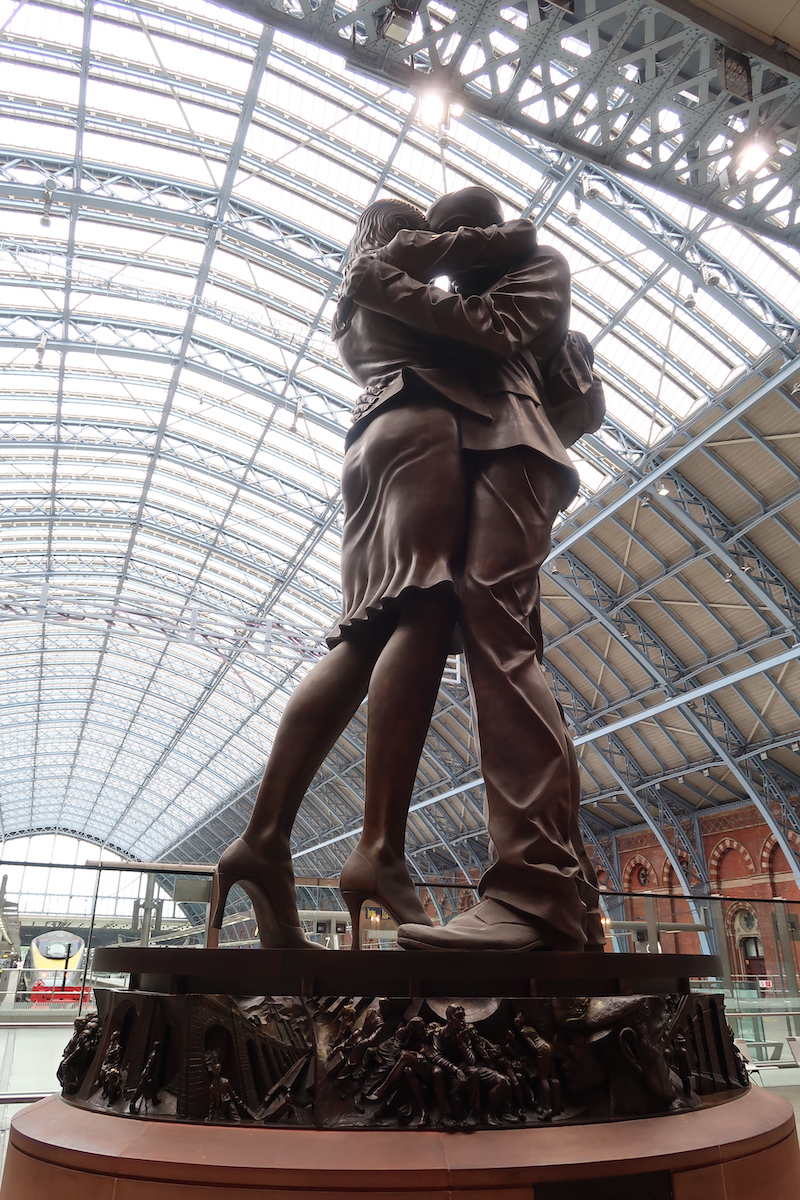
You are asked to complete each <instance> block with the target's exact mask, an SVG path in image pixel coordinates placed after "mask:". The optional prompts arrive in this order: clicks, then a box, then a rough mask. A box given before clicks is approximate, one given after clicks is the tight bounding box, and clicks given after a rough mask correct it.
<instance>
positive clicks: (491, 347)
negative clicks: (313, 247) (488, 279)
mask: <svg viewBox="0 0 800 1200" xmlns="http://www.w3.org/2000/svg"><path fill="white" fill-rule="evenodd" d="M353 298H354V300H355V301H356V303H357V304H361V305H363V307H364V308H369V309H372V310H373V312H382V313H385V314H386V315H388V316H391V317H393V318H394V319H395V320H397V321H401V322H403V324H405V325H410V326H412V327H413V328H414V329H418V330H421V331H422V332H423V333H427V334H429V335H433V336H434V337H443V338H449V339H450V340H452V341H455V342H461V343H467V344H468V345H470V346H472V347H473V349H476V350H484V351H489V352H490V353H492V354H495V355H497V356H499V357H500V358H511V357H512V356H513V355H515V354H519V352H520V351H521V350H522V349H524V347H526V346H530V345H531V344H533V343H535V342H537V340H538V339H540V338H541V337H543V335H547V334H548V333H550V332H551V331H554V330H555V329H556V328H557V329H558V331H559V332H558V335H557V336H559V337H563V335H564V333H565V332H566V328H567V325H568V322H569V307H570V275H569V267H568V266H567V262H566V259H565V258H564V257H563V256H562V255H561V254H559V253H558V251H557V250H552V249H550V248H549V247H546V248H541V247H540V248H539V249H538V250H537V252H536V254H535V255H534V257H533V258H532V259H531V261H530V262H529V263H528V264H527V265H526V266H524V267H522V268H520V269H519V270H516V271H510V272H509V273H508V274H507V275H504V276H503V278H502V279H501V280H500V282H499V283H498V284H497V285H496V286H495V287H493V288H492V289H491V290H490V291H489V292H487V293H486V294H485V295H483V296H461V295H459V294H458V293H457V292H445V291H442V289H441V288H437V287H434V286H433V285H432V284H426V283H419V282H418V281H417V280H416V279H412V278H411V276H410V275H408V274H407V273H406V272H405V271H401V270H400V269H399V268H398V267H395V266H393V265H392V264H391V263H388V262H384V261H382V260H381V259H378V258H374V259H372V260H371V261H370V263H369V265H368V267H367V269H366V270H365V271H364V273H363V275H362V276H361V279H360V280H359V282H358V286H357V287H356V290H355V293H354V297H353Z"/></svg>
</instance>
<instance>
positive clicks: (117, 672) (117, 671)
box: [0, 627, 303, 717]
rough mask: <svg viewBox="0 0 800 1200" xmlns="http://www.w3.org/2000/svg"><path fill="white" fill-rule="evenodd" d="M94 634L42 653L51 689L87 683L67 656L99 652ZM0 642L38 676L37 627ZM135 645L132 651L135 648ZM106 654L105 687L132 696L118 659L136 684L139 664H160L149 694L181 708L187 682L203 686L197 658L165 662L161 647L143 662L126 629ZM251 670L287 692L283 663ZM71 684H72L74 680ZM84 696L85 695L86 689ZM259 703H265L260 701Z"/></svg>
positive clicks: (204, 675)
mask: <svg viewBox="0 0 800 1200" xmlns="http://www.w3.org/2000/svg"><path fill="white" fill-rule="evenodd" d="M59 632H60V633H63V627H61V628H60V630H59ZM94 636H95V638H96V641H95V644H93V645H90V646H88V647H87V644H86V639H85V638H84V637H73V638H72V639H71V643H72V644H69V642H68V641H67V639H66V638H64V639H60V640H59V644H58V646H57V647H55V648H54V649H53V650H52V651H47V652H46V657H47V658H48V659H51V660H52V659H53V658H54V657H56V656H57V659H58V672H57V673H56V672H55V670H53V669H52V668H51V670H50V673H49V682H48V686H49V687H51V688H52V687H55V686H56V681H62V680H63V681H64V686H69V682H68V681H70V680H72V681H77V683H78V684H79V685H80V686H81V687H83V685H84V683H85V681H86V680H87V679H90V678H92V677H93V675H94V670H93V669H92V670H88V671H87V669H86V668H85V667H84V665H83V662H82V661H80V662H79V663H78V664H77V665H70V663H69V658H70V655H72V654H75V655H78V656H79V658H80V659H81V660H83V659H85V656H86V654H87V650H88V652H89V653H91V654H93V655H94V654H95V653H97V652H99V650H100V647H101V645H102V635H101V634H100V633H99V632H97V633H95V635H94ZM34 638H35V642H34ZM0 644H1V645H2V650H3V653H4V654H5V655H6V656H8V655H10V654H13V655H14V657H15V658H19V657H23V658H24V657H26V656H30V657H31V658H32V659H33V660H34V667H35V670H36V674H34V673H33V672H31V679H32V680H35V681H36V680H38V668H39V665H40V664H41V660H42V647H41V640H40V631H38V632H37V634H35V635H34V634H33V633H31V634H30V635H29V636H27V637H25V636H22V637H18V638H15V639H11V638H9V637H7V636H6V637H4V638H3V639H2V643H0ZM129 646H130V647H131V652H130V653H128V652H127V651H128V648H129ZM134 646H135V652H134V650H133V647H134ZM106 653H107V656H108V662H107V663H106V668H105V671H104V675H103V678H104V680H106V681H107V682H108V684H109V686H113V687H116V688H117V689H118V690H119V692H120V694H126V695H128V696H130V693H131V686H132V678H131V675H130V673H129V672H128V673H126V671H127V668H123V667H121V666H119V665H118V661H121V662H122V663H125V664H127V663H131V664H133V665H134V666H135V668H136V675H135V679H136V681H137V682H138V681H140V680H141V679H142V667H143V665H144V666H145V667H146V668H147V674H148V677H149V675H150V674H151V668H154V667H156V666H158V667H159V682H158V686H157V688H155V689H154V690H153V691H152V693H151V695H153V696H156V697H157V698H158V699H162V698H163V699H164V700H165V701H168V702H169V703H172V704H174V705H175V706H177V707H179V708H183V707H185V706H186V705H185V701H186V694H187V693H186V686H187V685H188V686H189V688H202V687H204V686H205V680H206V679H207V672H206V671H205V670H199V669H197V670H195V671H194V673H193V671H192V669H190V668H195V667H197V663H196V662H192V661H191V660H189V661H187V660H186V659H185V658H183V659H179V660H175V659H174V658H172V659H170V660H168V661H166V662H162V658H161V652H160V649H159V650H158V651H155V652H154V653H153V655H152V656H151V658H150V659H149V660H145V661H144V662H143V655H142V646H141V641H140V640H139V639H138V638H137V639H134V638H133V637H128V636H127V634H125V633H124V632H123V633H122V635H121V636H120V637H119V639H118V638H117V637H116V636H115V640H114V643H113V644H111V645H110V646H109V647H108V648H107V651H106ZM218 657H219V656H215V659H214V662H215V665H216V662H217V661H218ZM302 662H303V659H302V657H298V658H297V659H296V660H295V662H294V663H292V664H290V667H289V672H288V673H291V672H292V671H296V670H297V669H298V668H299V667H300V666H301V665H302ZM249 669H250V668H249V667H248V666H247V665H246V664H242V663H240V670H242V671H247V670H249ZM6 670H7V672H9V676H10V670H11V668H10V667H8V666H7V667H6ZM252 673H253V674H254V675H255V676H256V678H258V679H259V680H261V682H262V684H269V687H270V689H271V692H270V695H274V694H275V693H276V692H280V691H285V692H286V694H287V695H289V694H290V692H289V689H288V687H286V686H285V680H286V679H287V674H288V673H287V667H286V664H285V663H280V664H278V665H277V668H276V669H275V670H274V672H273V674H271V675H267V674H266V673H265V671H264V670H263V669H261V670H259V671H257V672H256V671H255V670H253V672H252ZM182 680H183V681H185V683H184V686H183V689H181V681H182ZM20 686H21V684H20ZM73 686H76V684H75V683H73ZM83 694H85V689H84V692H83ZM260 703H262V704H263V701H261V702H260ZM241 707H242V709H243V710H244V711H246V712H247V715H248V717H249V716H252V715H254V714H255V713H256V712H258V711H259V707H258V706H256V707H255V708H254V707H252V706H251V707H247V706H246V705H245V704H242V705H241Z"/></svg>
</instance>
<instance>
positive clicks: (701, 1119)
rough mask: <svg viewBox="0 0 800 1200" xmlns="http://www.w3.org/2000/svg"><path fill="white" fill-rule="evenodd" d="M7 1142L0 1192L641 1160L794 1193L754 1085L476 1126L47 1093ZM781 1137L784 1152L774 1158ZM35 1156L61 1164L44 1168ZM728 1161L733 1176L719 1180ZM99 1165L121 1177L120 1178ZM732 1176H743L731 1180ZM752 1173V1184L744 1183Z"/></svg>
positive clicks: (609, 1167)
mask: <svg viewBox="0 0 800 1200" xmlns="http://www.w3.org/2000/svg"><path fill="white" fill-rule="evenodd" d="M9 1144H10V1149H9V1160H10V1161H9V1166H8V1167H7V1169H6V1176H5V1179H4V1182H3V1189H2V1200H41V1198H42V1197H43V1196H49V1195H53V1194H58V1196H59V1200H85V1197H86V1196H87V1195H91V1196H92V1197H95V1198H97V1200H106V1198H108V1200H111V1197H112V1196H114V1197H119V1198H120V1200H122V1198H123V1197H124V1198H125V1200H132V1198H133V1197H144V1196H147V1197H150V1196H153V1197H155V1198H156V1200H161V1198H162V1197H163V1198H164V1200H166V1198H167V1197H168V1196H172V1194H173V1193H172V1188H173V1187H175V1194H176V1195H177V1196H180V1197H187V1200H188V1197H189V1196H192V1197H194V1196H197V1197H198V1200H199V1197H200V1196H202V1197H203V1200H213V1198H214V1197H219V1200H232V1197H233V1196H234V1195H236V1196H238V1195H240V1193H241V1195H242V1198H243V1200H245V1198H246V1197H250V1196H252V1197H253V1200H256V1198H258V1200H261V1198H262V1197H264V1198H265V1200H266V1197H267V1196H273V1195H274V1196H275V1200H287V1198H288V1197H290V1196H292V1197H297V1198H298V1200H312V1198H313V1200H324V1197H331V1198H332V1200H333V1198H334V1197H336V1198H338V1200H345V1198H346V1197H352V1196H354V1195H356V1196H358V1197H359V1198H361V1197H369V1198H370V1200H372V1198H373V1197H375V1196H381V1197H383V1196H386V1197H387V1198H388V1197H396V1198H397V1200H399V1198H400V1197H403V1198H404V1200H406V1198H407V1200H412V1197H417V1196H418V1197H419V1200H444V1198H445V1197H448V1196H459V1197H464V1198H465V1200H466V1197H468V1196H469V1197H473V1198H477V1200H480V1198H481V1197H487V1198H488V1197H492V1198H493V1200H494V1198H495V1197H497V1196H498V1195H499V1196H500V1197H508V1198H509V1200H520V1198H521V1197H523V1196H526V1197H527V1196H530V1195H531V1187H532V1186H533V1188H534V1189H535V1188H536V1186H538V1185H539V1184H540V1183H542V1182H547V1181H552V1180H567V1179H572V1180H582V1179H589V1180H594V1181H597V1179H598V1178H602V1177H603V1176H608V1175H612V1176H618V1175H637V1174H640V1173H643V1172H648V1171H670V1172H671V1173H672V1174H673V1177H674V1176H675V1174H676V1173H680V1172H684V1171H688V1172H695V1171H700V1172H702V1173H701V1174H699V1175H696V1176H695V1175H690V1176H689V1179H690V1180H691V1181H692V1183H693V1186H692V1187H691V1188H687V1187H682V1188H681V1189H680V1190H678V1189H677V1188H676V1189H675V1192H674V1194H675V1196H676V1200H677V1198H678V1197H680V1198H681V1200H697V1198H698V1197H700V1196H702V1197H704V1198H707V1200H723V1198H726V1200H743V1197H746V1198H747V1200H755V1198H756V1197H760V1196H763V1195H765V1194H769V1195H770V1196H771V1197H775V1196H777V1197H778V1200H786V1198H787V1197H791V1198H792V1200H796V1197H797V1182H796V1181H797V1178H798V1162H800V1158H798V1149H797V1141H796V1137H795V1133H794V1113H793V1112H792V1109H791V1107H790V1106H789V1105H788V1104H787V1103H786V1101H785V1100H782V1099H780V1098H779V1097H777V1096H773V1095H771V1094H770V1093H769V1092H768V1091H767V1090H766V1089H762V1088H754V1089H753V1090H752V1091H751V1092H749V1093H745V1094H744V1095H743V1096H741V1097H740V1098H739V1099H737V1100H735V1101H733V1102H732V1103H730V1104H724V1105H720V1106H719V1107H716V1108H710V1109H703V1110H700V1111H698V1112H691V1113H680V1114H675V1115H673V1116H669V1117H666V1118H665V1117H643V1118H641V1119H640V1120H637V1121H620V1122H618V1123H616V1124H614V1125H611V1126H610V1125H607V1124H601V1125H582V1126H579V1127H575V1126H561V1127H559V1126H541V1127H539V1128H537V1129H528V1130H525V1129H523V1130H514V1129H503V1130H500V1129H498V1130H481V1131H479V1132H477V1133H437V1132H433V1131H427V1130H403V1131H397V1130H391V1131H390V1130H376V1131H373V1132H369V1133H365V1132H363V1131H333V1130H316V1129H291V1128H285V1127H276V1128H272V1129H264V1128H260V1127H257V1126H253V1125H235V1126H230V1125H228V1126H222V1125H202V1124H201V1125H172V1124H170V1125H165V1124H163V1123H158V1122H155V1121H153V1122H150V1121H142V1120H125V1119H122V1118H119V1117H115V1116H109V1115H107V1114H105V1113H97V1112H87V1111H85V1110H84V1109H79V1108H75V1107H73V1106H72V1105H69V1104H64V1103H63V1101H62V1100H61V1099H60V1098H59V1097H56V1096H52V1097H50V1098H48V1099H47V1100H42V1101H41V1102H40V1103H39V1104H36V1105H33V1106H32V1107H30V1108H27V1109H25V1110H24V1111H23V1112H21V1113H18V1114H17V1115H16V1116H15V1117H14V1119H13V1121H12V1124H11V1133H10V1138H9ZM781 1147H782V1148H783V1152H784V1157H783V1158H778V1159H777V1160H776V1159H773V1158H772V1157H771V1152H778V1154H780V1148H781ZM776 1162H777V1168H778V1169H777V1170H776V1169H775V1163H776ZM44 1164H51V1165H53V1166H58V1167H59V1168H61V1171H60V1173H59V1174H58V1175H57V1176H55V1175H49V1176H48V1175H47V1174H44V1173H43V1172H42V1168H43V1165H44ZM725 1164H730V1176H729V1177H728V1176H726V1183H727V1186H725V1187H724V1188H723V1186H722V1182H723V1181H722V1177H721V1170H720V1168H721V1167H725ZM781 1169H782V1170H783V1172H784V1177H783V1178H781V1175H780V1172H781ZM786 1172H788V1173H789V1174H790V1180H789V1182H788V1183H787V1180H786V1178H785V1173H786ZM743 1173H744V1175H743ZM109 1177H111V1178H112V1179H116V1180H117V1181H119V1182H118V1184H117V1186H116V1188H114V1186H113V1184H112V1185H111V1186H109V1184H108V1180H109ZM742 1177H743V1182H744V1186H742V1185H741V1183H740V1185H739V1186H737V1181H740V1180H741V1179H742ZM50 1181H55V1182H57V1183H58V1185H59V1188H60V1190H58V1191H57V1193H56V1192H55V1191H54V1190H52V1189H46V1188H45V1186H44V1185H45V1184H46V1183H48V1182H50ZM122 1181H129V1182H122ZM754 1182H755V1183H756V1184H758V1185H759V1186H758V1187H756V1186H750V1185H752V1184H753V1183H754ZM134 1184H137V1185H138V1186H134ZM191 1184H194V1185H195V1186H196V1188H197V1190H196V1192H195V1190H194V1189H193V1188H191V1187H190V1186H189V1185H191ZM177 1185H183V1187H180V1186H177ZM586 1194H588V1195H591V1192H590V1191H589V1192H587V1193H586ZM640 1194H641V1193H640Z"/></svg>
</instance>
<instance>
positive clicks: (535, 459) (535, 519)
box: [459, 446, 597, 940]
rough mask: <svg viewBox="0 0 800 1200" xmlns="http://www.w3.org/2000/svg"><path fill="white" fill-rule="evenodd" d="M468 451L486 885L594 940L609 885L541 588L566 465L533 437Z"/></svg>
mask: <svg viewBox="0 0 800 1200" xmlns="http://www.w3.org/2000/svg"><path fill="white" fill-rule="evenodd" d="M464 457H465V460H466V464H467V470H468V477H469V486H468V494H469V505H470V511H469V516H468V530H469V532H468V537H467V548H466V557H465V563H464V575H463V580H462V583H461V588H460V615H459V623H460V625H461V630H462V635H463V639H464V650H465V654H466V660H467V674H468V680H469V686H470V692H471V697H472V711H473V731H474V736H475V742H476V749H477V753H478V758H479V761H480V764H481V767H482V770H483V777H484V780H485V789H486V802H485V807H486V826H487V829H488V832H489V839H490V861H489V866H488V868H487V870H486V872H485V873H484V875H483V878H482V880H481V883H480V889H479V890H480V893H481V895H482V896H486V897H490V898H491V899H494V900H499V901H501V902H502V903H504V904H507V905H510V906H511V907H512V908H514V909H517V910H518V911H520V912H522V913H524V914H527V915H528V916H529V917H530V918H531V919H532V923H534V924H535V925H536V926H537V928H539V927H541V931H542V933H543V934H544V935H547V934H548V933H550V932H551V931H555V933H556V934H558V935H562V936H564V937H567V938H575V939H577V940H582V939H583V938H585V937H586V934H587V915H588V913H589V912H591V911H594V912H595V913H596V907H597V886H596V878H595V875H594V871H593V869H592V867H591V865H590V863H589V861H588V859H587V857H586V852H585V850H584V847H583V843H582V840H581V837H580V833H579V830H578V805H579V801H580V782H579V778H578V763H577V759H576V756H575V751H574V748H573V746H572V741H571V739H570V737H569V733H568V731H567V728H566V725H565V722H564V716H563V711H562V709H561V706H560V705H559V703H558V701H557V700H556V698H555V696H554V695H553V692H552V690H551V688H550V686H549V685H548V682H547V680H546V678H545V676H544V673H543V671H542V629H541V619H540V594H539V569H540V567H541V566H542V564H543V562H544V560H545V558H546V557H547V555H548V553H549V551H550V546H551V540H550V534H551V529H552V525H553V521H554V520H555V518H556V515H557V513H558V511H559V508H560V505H561V503H562V502H563V489H564V473H563V470H562V469H561V468H560V467H558V466H557V465H556V464H554V463H552V462H550V460H549V459H547V458H545V457H544V456H543V455H540V454H538V453H537V452H536V451H535V450H532V449H530V448H528V447H526V446H515V447H512V448H510V449H507V450H493V451H487V452H480V451H468V452H465V453H464ZM590 923H591V922H590Z"/></svg>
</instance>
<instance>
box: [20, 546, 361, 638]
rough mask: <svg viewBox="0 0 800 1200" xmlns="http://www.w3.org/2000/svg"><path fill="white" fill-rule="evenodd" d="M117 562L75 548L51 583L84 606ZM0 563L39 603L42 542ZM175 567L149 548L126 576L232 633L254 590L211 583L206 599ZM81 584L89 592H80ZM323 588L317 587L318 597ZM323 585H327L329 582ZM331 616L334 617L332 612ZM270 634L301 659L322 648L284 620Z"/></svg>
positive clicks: (58, 562) (61, 556)
mask: <svg viewBox="0 0 800 1200" xmlns="http://www.w3.org/2000/svg"><path fill="white" fill-rule="evenodd" d="M120 557H121V556H120V555H113V554H112V555H108V554H106V555H103V554H101V553H94V552H92V553H90V554H83V555H82V554H81V553H80V549H79V548H77V547H75V548H70V549H69V550H64V551H62V552H61V553H54V554H53V556H52V564H53V578H54V579H55V581H56V583H59V582H61V580H65V581H67V582H69V584H70V586H72V587H78V588H79V590H80V594H81V596H82V597H83V598H84V602H87V597H91V596H92V595H93V594H96V595H107V594H108V586H107V583H98V580H104V581H108V580H112V579H113V580H116V578H117V575H118V570H119V559H120ZM62 560H63V562H62ZM0 563H5V565H6V567H7V570H8V576H9V577H10V578H11V579H12V580H13V583H12V585H11V586H12V587H17V588H23V587H30V588H31V589H32V591H34V590H35V594H36V596H37V597H38V598H39V600H40V599H41V590H42V586H43V581H44V579H45V577H46V571H47V563H46V559H45V558H43V556H42V546H41V541H37V542H36V544H35V547H34V551H33V553H30V554H23V553H22V552H21V551H20V548H19V547H17V548H16V552H14V553H7V554H5V555H4V554H2V553H0ZM174 566H175V564H174V560H172V559H169V558H168V557H167V555H166V553H164V552H162V551H161V550H158V551H157V552H154V547H153V546H145V547H143V548H142V549H140V552H139V555H138V556H137V560H134V562H133V563H132V564H131V569H130V570H129V572H128V576H129V578H131V579H135V580H136V581H137V582H138V584H139V586H140V588H142V590H143V591H144V592H145V593H146V592H147V590H149V589H152V588H154V587H156V588H157V590H158V595H159V598H160V602H161V604H164V605H168V604H169V603H171V601H173V600H174V601H175V602H176V606H177V607H178V608H179V609H180V610H181V611H182V610H183V609H184V608H186V606H187V605H189V606H191V605H192V604H194V605H195V606H197V607H198V608H199V609H201V610H202V612H203V613H204V614H207V616H208V618H209V619H210V620H212V621H213V620H214V619H215V618H216V617H218V618H219V619H220V620H221V621H222V622H223V623H226V622H227V623H228V624H229V625H230V626H231V627H233V624H234V616H235V615H236V614H238V620H239V621H243V620H244V619H245V618H243V617H242V609H241V604H242V592H243V591H244V592H245V593H246V595H247V598H248V599H249V598H250V596H251V594H252V588H249V587H248V588H246V589H244V588H240V589H239V590H238V591H237V590H236V588H234V587H233V585H232V584H231V583H230V581H222V582H221V583H219V584H216V583H215V585H214V587H213V594H211V595H210V594H209V593H208V589H209V588H210V587H211V581H210V580H204V581H201V585H199V586H197V580H196V579H193V580H191V582H192V584H193V585H194V586H192V588H190V589H188V590H187V588H185V587H181V580H180V579H179V578H178V577H177V576H175V575H174V574H173V571H174ZM59 577H60V578H59ZM84 580H85V581H86V583H87V584H91V585H92V586H90V587H88V588H83V587H81V583H82V582H83V581H84ZM75 581H78V582H77V583H76V582H75ZM184 581H188V576H185V577H184ZM322 582H323V581H321V582H320V584H319V590H320V591H321V590H322ZM324 582H326V583H327V581H324ZM298 589H299V590H300V594H301V595H302V594H303V589H302V585H298ZM136 594H137V596H139V595H141V594H142V592H141V591H139V592H137V593H136ZM220 596H225V597H227V598H229V602H228V606H227V607H226V605H225V603H224V601H221V600H220ZM315 600H316V604H317V606H319V604H320V603H322V604H323V605H325V604H327V603H328V601H327V599H326V597H325V596H324V593H323V595H322V597H321V598H320V596H319V595H315ZM0 603H2V602H0ZM20 603H24V601H23V600H22V598H20ZM37 607H38V604H37ZM331 612H333V608H332V607H331ZM337 615H338V609H337ZM273 632H274V634H275V638H276V640H277V641H281V640H282V639H283V638H285V639H286V640H287V642H288V643H289V644H290V645H293V646H294V647H295V648H296V650H297V653H298V655H301V654H302V655H303V656H305V657H313V654H314V647H316V646H318V645H321V644H322V643H321V641H320V636H317V635H308V634H305V633H301V632H300V631H299V626H298V625H297V623H296V622H295V623H294V624H290V623H289V621H288V620H285V622H284V623H283V624H276V625H274V626H273Z"/></svg>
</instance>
